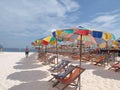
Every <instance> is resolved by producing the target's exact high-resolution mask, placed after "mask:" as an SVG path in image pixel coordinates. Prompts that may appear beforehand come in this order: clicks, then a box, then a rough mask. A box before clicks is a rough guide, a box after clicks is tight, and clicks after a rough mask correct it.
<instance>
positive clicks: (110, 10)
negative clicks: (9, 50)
mask: <svg viewBox="0 0 120 90" xmlns="http://www.w3.org/2000/svg"><path fill="white" fill-rule="evenodd" d="M119 4H120V0H0V44H2V45H3V46H4V47H20V48H24V47H26V46H29V47H31V42H32V41H35V40H36V39H39V38H41V37H44V36H46V35H49V34H51V32H52V31H54V30H56V29H63V28H72V27H78V26H83V27H86V28H90V29H95V30H100V31H104V32H110V33H113V34H114V35H115V36H116V37H117V38H118V37H119V30H120V5H119Z"/></svg>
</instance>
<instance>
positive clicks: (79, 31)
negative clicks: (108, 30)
mask: <svg viewBox="0 0 120 90" xmlns="http://www.w3.org/2000/svg"><path fill="white" fill-rule="evenodd" d="M76 33H77V34H78V35H79V36H80V46H79V52H80V53H79V54H80V62H79V66H80V67H81V56H82V37H83V36H87V35H88V34H89V30H81V29H78V30H77V31H76ZM80 86H81V75H80V76H79V90H80Z"/></svg>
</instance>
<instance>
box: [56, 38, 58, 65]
mask: <svg viewBox="0 0 120 90" xmlns="http://www.w3.org/2000/svg"><path fill="white" fill-rule="evenodd" d="M57 45H58V44H57V38H56V55H57V65H58V46H57Z"/></svg>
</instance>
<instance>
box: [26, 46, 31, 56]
mask: <svg viewBox="0 0 120 90" xmlns="http://www.w3.org/2000/svg"><path fill="white" fill-rule="evenodd" d="M29 52H30V50H29V48H28V47H26V48H25V55H26V58H27V57H28V55H29Z"/></svg>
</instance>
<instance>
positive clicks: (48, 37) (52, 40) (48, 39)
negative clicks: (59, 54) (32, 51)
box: [42, 35, 56, 45]
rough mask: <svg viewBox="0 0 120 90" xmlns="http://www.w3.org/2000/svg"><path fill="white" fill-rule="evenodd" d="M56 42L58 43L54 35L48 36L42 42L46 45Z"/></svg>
mask: <svg viewBox="0 0 120 90" xmlns="http://www.w3.org/2000/svg"><path fill="white" fill-rule="evenodd" d="M55 43H56V39H55V37H53V36H52V35H50V36H47V37H45V38H44V39H43V40H42V44H44V45H48V44H55Z"/></svg>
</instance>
